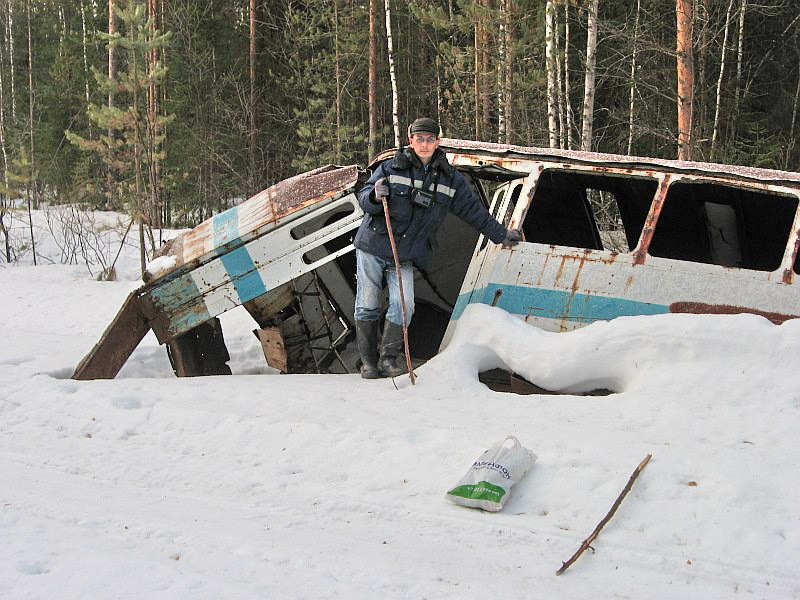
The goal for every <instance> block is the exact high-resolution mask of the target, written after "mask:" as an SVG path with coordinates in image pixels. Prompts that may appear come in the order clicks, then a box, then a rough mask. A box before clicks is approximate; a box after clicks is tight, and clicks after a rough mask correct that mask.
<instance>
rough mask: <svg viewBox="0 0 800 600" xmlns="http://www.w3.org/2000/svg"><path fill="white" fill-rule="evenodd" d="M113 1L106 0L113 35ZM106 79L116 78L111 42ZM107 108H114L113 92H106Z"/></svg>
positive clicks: (115, 26)
mask: <svg viewBox="0 0 800 600" xmlns="http://www.w3.org/2000/svg"><path fill="white" fill-rule="evenodd" d="M114 2H115V0H108V35H114V34H115V33H116V32H117V18H116V15H114ZM108 79H109V80H110V81H112V82H114V81H116V79H117V60H116V49H115V48H114V46H113V45H112V44H109V45H108ZM108 108H114V92H108ZM108 136H109V137H111V130H110V129H109V131H108Z"/></svg>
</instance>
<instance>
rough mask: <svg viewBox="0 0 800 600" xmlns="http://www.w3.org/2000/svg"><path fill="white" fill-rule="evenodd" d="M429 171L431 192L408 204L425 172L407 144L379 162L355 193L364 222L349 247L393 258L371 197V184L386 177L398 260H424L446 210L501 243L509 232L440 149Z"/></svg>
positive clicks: (380, 208)
mask: <svg viewBox="0 0 800 600" xmlns="http://www.w3.org/2000/svg"><path fill="white" fill-rule="evenodd" d="M428 169H429V170H431V169H432V170H433V172H432V174H431V175H430V176H429V177H428V185H427V186H426V187H425V189H427V190H429V191H430V192H431V194H432V195H433V201H432V203H431V205H430V206H429V207H427V208H425V207H423V206H419V205H417V204H415V203H413V202H412V193H411V190H412V189H413V188H416V189H421V188H422V186H423V182H424V181H425V177H426V171H425V169H424V167H423V165H422V163H421V162H420V160H419V158H418V157H417V155H416V154H415V153H414V151H413V150H412V149H411V148H406V149H405V150H404V151H403V152H398V153H397V154H395V156H394V157H393V158H390V159H388V160H385V161H383V162H382V163H381V164H380V166H379V167H378V168H377V169H375V171H374V172H373V173H372V176H371V177H370V178H369V179H368V180H367V182H366V183H365V184H364V187H363V188H362V189H361V191H360V192H359V193H358V203H359V204H360V205H361V208H362V209H363V210H364V213H365V214H364V220H363V221H362V222H361V226H360V227H359V228H358V232H357V233H356V237H355V240H353V245H354V246H355V247H356V248H358V249H360V250H363V251H365V252H369V253H370V254H374V255H376V256H381V257H384V258H391V257H392V248H391V245H390V243H389V234H388V232H387V230H386V219H385V217H384V213H383V205H382V204H381V203H380V202H379V201H378V200H377V199H376V198H375V193H374V185H375V182H376V181H378V180H379V179H381V178H383V177H385V178H386V179H387V181H388V183H389V216H390V221H391V223H392V232H393V233H394V240H395V244H396V245H397V254H398V256H399V259H400V260H401V261H413V262H415V263H416V264H424V263H425V260H426V258H427V257H428V256H429V254H430V252H431V251H432V250H433V249H434V248H435V247H436V231H437V230H438V229H439V226H440V225H441V224H442V222H443V221H444V218H445V216H446V214H447V212H448V211H450V212H452V213H453V214H454V215H456V216H457V217H459V218H461V219H462V220H463V221H465V222H466V223H468V224H469V225H471V226H472V227H474V228H475V229H477V230H478V231H480V232H481V233H483V234H484V235H486V236H487V237H488V238H489V239H490V240H492V241H493V242H494V243H496V244H499V243H500V242H501V241H503V239H504V238H505V237H506V233H507V230H506V228H505V227H503V225H501V224H500V223H498V222H497V221H496V220H495V219H494V218H493V217H492V215H490V214H489V211H488V210H487V209H486V207H485V206H484V205H483V203H482V202H481V201H480V200H479V199H478V198H477V197H476V196H475V194H474V193H473V191H472V189H471V188H470V186H469V184H468V183H467V181H466V180H465V179H464V176H463V175H462V174H461V173H459V172H458V171H456V170H455V169H454V168H453V167H452V166H450V163H448V162H447V157H446V156H445V154H444V152H442V151H441V150H437V151H436V153H435V154H434V155H433V157H432V158H431V161H430V163H429V164H428Z"/></svg>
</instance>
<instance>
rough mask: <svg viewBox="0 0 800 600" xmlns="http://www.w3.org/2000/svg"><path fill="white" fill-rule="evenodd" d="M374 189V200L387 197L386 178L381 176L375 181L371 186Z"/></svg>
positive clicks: (379, 200)
mask: <svg viewBox="0 0 800 600" xmlns="http://www.w3.org/2000/svg"><path fill="white" fill-rule="evenodd" d="M373 189H374V190H375V200H377V201H378V202H381V201H382V200H383V199H384V198H388V197H389V185H388V184H387V183H386V178H385V177H381V178H380V179H378V181H376V182H375V186H374V188H373Z"/></svg>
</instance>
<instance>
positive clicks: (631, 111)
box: [625, 0, 642, 154]
mask: <svg viewBox="0 0 800 600" xmlns="http://www.w3.org/2000/svg"><path fill="white" fill-rule="evenodd" d="M641 9H642V0H636V18H635V19H634V22H633V54H632V55H631V84H630V85H631V92H630V98H629V99H628V147H627V150H626V152H625V153H626V154H630V153H631V152H632V151H633V130H634V125H633V115H634V112H635V111H634V102H635V100H636V67H637V64H636V58H637V52H638V44H639V17H640V15H641Z"/></svg>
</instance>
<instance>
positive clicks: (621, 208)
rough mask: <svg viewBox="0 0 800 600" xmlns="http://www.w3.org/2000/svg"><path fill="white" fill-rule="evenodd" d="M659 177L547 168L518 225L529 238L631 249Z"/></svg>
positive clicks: (535, 240)
mask: <svg viewBox="0 0 800 600" xmlns="http://www.w3.org/2000/svg"><path fill="white" fill-rule="evenodd" d="M657 189H658V182H657V181H656V180H655V179H652V178H647V177H632V176H626V177H623V176H619V175H600V174H597V173H593V172H579V171H561V170H557V169H548V170H546V171H543V172H542V174H541V175H540V176H539V180H538V182H537V185H536V189H535V191H534V194H533V199H532V200H531V205H530V208H528V211H527V215H526V217H525V220H524V222H523V225H522V229H523V232H524V234H525V240H526V241H527V242H533V243H540V244H548V245H556V246H570V247H574V248H588V249H592V250H608V251H612V252H630V251H631V250H633V249H634V248H636V246H637V244H638V243H639V238H640V236H641V232H642V228H643V227H644V222H645V219H646V218H647V214H648V212H649V210H650V205H651V204H652V201H653V197H654V196H655V193H656V190H657Z"/></svg>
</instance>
